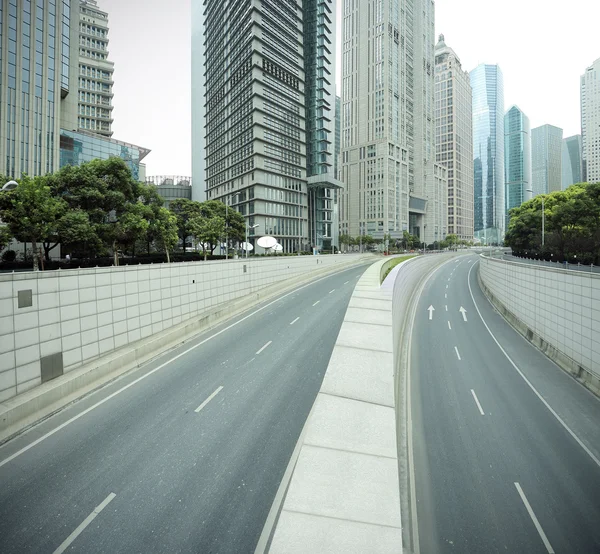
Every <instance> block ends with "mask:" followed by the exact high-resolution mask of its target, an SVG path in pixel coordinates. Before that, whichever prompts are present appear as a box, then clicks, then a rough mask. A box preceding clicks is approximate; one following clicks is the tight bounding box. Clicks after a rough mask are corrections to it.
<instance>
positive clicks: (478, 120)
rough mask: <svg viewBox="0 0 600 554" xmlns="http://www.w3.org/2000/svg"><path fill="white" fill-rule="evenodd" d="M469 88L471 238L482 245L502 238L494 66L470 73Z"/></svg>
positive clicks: (500, 109) (500, 114)
mask: <svg viewBox="0 0 600 554" xmlns="http://www.w3.org/2000/svg"><path fill="white" fill-rule="evenodd" d="M470 77H471V87H472V89H473V174H474V194H475V199H474V220H475V222H474V228H475V237H476V238H478V239H480V240H481V241H482V242H484V243H486V244H494V243H495V244H500V243H501V242H502V241H503V240H504V231H505V229H504V224H505V203H504V202H505V199H504V196H505V195H504V78H503V76H502V71H501V70H500V67H499V66H497V65H486V64H481V65H479V66H477V67H476V68H475V69H474V70H473V71H471V73H470Z"/></svg>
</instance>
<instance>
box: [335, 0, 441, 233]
mask: <svg viewBox="0 0 600 554" xmlns="http://www.w3.org/2000/svg"><path fill="white" fill-rule="evenodd" d="M342 18H343V37H342V63H343V67H342V137H341V141H342V145H341V150H342V154H341V155H342V160H341V174H340V180H341V181H343V182H344V184H345V186H346V190H345V191H344V192H343V193H342V194H341V197H342V201H341V206H340V219H341V228H342V232H344V233H348V234H350V235H352V236H357V235H366V234H369V235H372V236H375V237H383V235H384V234H388V233H389V234H391V235H392V237H399V236H402V233H403V231H410V232H411V233H413V234H416V235H417V236H419V237H420V238H421V240H423V241H424V242H427V243H432V242H434V241H436V240H438V241H439V240H441V239H443V238H445V235H446V223H445V222H446V190H445V187H446V184H447V181H446V169H445V168H444V167H442V166H439V165H437V164H436V163H435V128H434V126H435V121H434V116H433V103H434V81H433V79H434V75H433V73H434V71H433V64H434V55H433V50H434V37H433V27H434V25H433V22H434V3H433V2H431V1H430V0H418V1H416V2H413V1H412V0H411V1H409V0H391V1H390V3H389V5H388V4H386V7H385V9H384V2H383V1H382V0H377V1H375V2H370V3H367V2H345V3H344V6H343V13H342Z"/></svg>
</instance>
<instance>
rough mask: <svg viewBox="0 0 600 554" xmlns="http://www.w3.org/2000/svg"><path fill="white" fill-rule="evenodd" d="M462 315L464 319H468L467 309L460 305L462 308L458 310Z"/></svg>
mask: <svg viewBox="0 0 600 554" xmlns="http://www.w3.org/2000/svg"><path fill="white" fill-rule="evenodd" d="M458 311H459V312H460V313H461V314H462V316H463V320H464V321H467V310H465V309H464V308H463V307H462V306H461V307H460V310H458Z"/></svg>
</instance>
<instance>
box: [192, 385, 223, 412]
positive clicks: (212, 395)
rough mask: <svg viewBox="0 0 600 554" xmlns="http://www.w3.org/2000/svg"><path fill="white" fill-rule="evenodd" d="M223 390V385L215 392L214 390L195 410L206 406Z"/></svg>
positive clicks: (197, 410)
mask: <svg viewBox="0 0 600 554" xmlns="http://www.w3.org/2000/svg"><path fill="white" fill-rule="evenodd" d="M222 390H223V387H222V386H220V387H219V388H218V389H217V390H216V391H215V392H213V393H212V394H211V395H210V396H209V397H208V398H207V399H206V400H205V401H204V402H202V404H200V406H198V407H197V408H196V409H195V410H194V411H195V412H196V413H198V412H199V411H200V410H201V409H202V408H204V406H206V405H207V404H208V403H209V402H210V401H211V400H212V399H213V398H214V397H215V396H217V394H219V393H220V392H221V391H222Z"/></svg>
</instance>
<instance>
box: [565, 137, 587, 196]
mask: <svg viewBox="0 0 600 554" xmlns="http://www.w3.org/2000/svg"><path fill="white" fill-rule="evenodd" d="M582 150H583V144H582V141H581V135H574V136H572V137H567V138H565V139H563V141H562V170H561V171H562V180H561V186H562V190H565V189H566V188H568V187H570V186H571V185H573V184H575V183H583V182H584V179H583V160H582V159H581V153H582Z"/></svg>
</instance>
